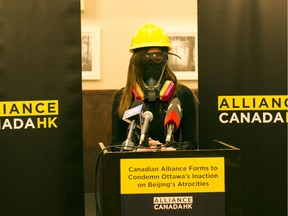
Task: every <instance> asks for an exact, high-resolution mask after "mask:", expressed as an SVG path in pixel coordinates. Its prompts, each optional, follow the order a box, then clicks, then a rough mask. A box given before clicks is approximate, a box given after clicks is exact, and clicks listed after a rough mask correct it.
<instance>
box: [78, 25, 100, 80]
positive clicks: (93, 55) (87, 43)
mask: <svg viewBox="0 0 288 216" xmlns="http://www.w3.org/2000/svg"><path fill="white" fill-rule="evenodd" d="M81 53H82V80H100V29H99V28H97V27H95V28H92V29H85V28H83V29H82V33H81Z"/></svg>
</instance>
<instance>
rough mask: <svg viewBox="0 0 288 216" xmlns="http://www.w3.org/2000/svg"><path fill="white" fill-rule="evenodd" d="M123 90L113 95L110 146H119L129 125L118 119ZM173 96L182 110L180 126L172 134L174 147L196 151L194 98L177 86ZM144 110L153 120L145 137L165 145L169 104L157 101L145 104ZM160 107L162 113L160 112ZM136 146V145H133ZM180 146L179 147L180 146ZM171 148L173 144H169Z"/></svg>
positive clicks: (182, 87)
mask: <svg viewBox="0 0 288 216" xmlns="http://www.w3.org/2000/svg"><path fill="white" fill-rule="evenodd" d="M123 89H124V88H122V89H120V90H118V91H117V92H116V93H115V96H114V100H113V106H112V140H111V144H112V145H121V144H122V142H123V141H125V140H126V138H127V130H128V126H129V124H128V123H127V122H125V121H123V120H122V119H121V118H119V115H118V112H117V108H118V105H119V101H120V98H121V95H122V92H123ZM175 96H176V97H178V99H179V100H180V103H181V108H182V114H183V115H182V119H181V123H180V126H179V127H178V128H177V130H176V131H175V132H174V133H173V134H174V139H175V143H174V145H175V147H177V146H178V147H179V146H182V147H183V146H184V147H185V148H184V149H196V148H197V138H196V106H195V102H194V96H193V93H192V92H191V90H190V89H189V88H188V87H186V86H184V85H179V87H178V89H177V90H176V92H175ZM145 104H146V110H149V111H151V112H152V113H153V120H152V121H151V122H150V125H149V130H148V134H147V137H151V138H152V139H153V140H159V141H160V142H161V143H163V144H165V139H166V134H165V133H166V129H165V128H164V119H165V115H166V110H167V108H168V105H169V102H162V101H160V100H158V99H157V101H155V102H145ZM160 106H162V107H161V110H162V112H160V109H159V108H160ZM134 144H135V145H136V146H137V145H138V143H134ZM180 144H181V145H180ZM171 145H172V146H173V143H172V144H171Z"/></svg>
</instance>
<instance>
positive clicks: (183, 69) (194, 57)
mask: <svg viewBox="0 0 288 216" xmlns="http://www.w3.org/2000/svg"><path fill="white" fill-rule="evenodd" d="M168 36H169V39H170V42H171V46H172V51H171V52H172V53H175V54H177V55H178V56H180V58H181V59H180V58H179V57H177V56H174V55H169V66H170V67H171V69H172V71H173V72H174V73H175V75H176V76H177V79H178V80H198V50H197V37H196V36H197V34H196V33H168Z"/></svg>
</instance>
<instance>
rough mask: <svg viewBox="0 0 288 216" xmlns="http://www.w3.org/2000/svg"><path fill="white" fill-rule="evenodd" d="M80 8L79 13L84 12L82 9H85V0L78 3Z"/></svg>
mask: <svg viewBox="0 0 288 216" xmlns="http://www.w3.org/2000/svg"><path fill="white" fill-rule="evenodd" d="M80 8H81V11H84V9H85V0H81V1H80Z"/></svg>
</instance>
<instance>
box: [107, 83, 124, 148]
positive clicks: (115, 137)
mask: <svg viewBox="0 0 288 216" xmlns="http://www.w3.org/2000/svg"><path fill="white" fill-rule="evenodd" d="M122 92H123V89H120V90H119V91H117V92H116V93H115V95H114V98H113V104H112V135H111V145H122V142H123V141H125V139H126V131H127V123H126V122H124V121H123V120H122V119H121V118H120V117H119V115H118V106H119V102H120V98H121V95H122Z"/></svg>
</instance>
